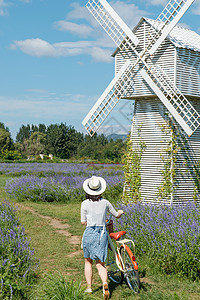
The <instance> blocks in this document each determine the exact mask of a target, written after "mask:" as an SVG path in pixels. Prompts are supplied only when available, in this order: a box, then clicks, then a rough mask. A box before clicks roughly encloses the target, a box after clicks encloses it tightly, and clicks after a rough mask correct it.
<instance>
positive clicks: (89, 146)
mask: <svg viewBox="0 0 200 300" xmlns="http://www.w3.org/2000/svg"><path fill="white" fill-rule="evenodd" d="M124 148H125V143H124V142H123V140H122V139H117V140H112V139H108V138H106V136H105V135H103V134H100V135H97V134H94V136H93V137H90V136H89V135H88V134H83V133H80V132H78V131H77V130H76V129H75V128H74V127H73V126H67V125H66V124H63V123H61V124H51V125H49V126H46V125H45V124H39V125H29V124H28V125H22V126H21V127H20V129H19V131H18V133H17V135H16V142H14V141H13V140H12V138H11V134H10V131H9V128H7V127H5V125H4V124H3V123H0V155H1V157H4V158H7V159H12V156H17V155H18V157H22V158H27V157H28V156H38V155H39V154H44V155H49V154H52V155H53V156H54V157H57V158H59V159H92V160H102V161H104V160H110V161H115V162H119V161H120V160H121V156H122V154H123V151H124ZM9 157H10V158H9Z"/></svg>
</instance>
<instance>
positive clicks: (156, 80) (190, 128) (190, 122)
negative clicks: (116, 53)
mask: <svg viewBox="0 0 200 300" xmlns="http://www.w3.org/2000/svg"><path fill="white" fill-rule="evenodd" d="M140 74H141V75H142V77H143V78H144V79H145V81H146V82H147V83H148V85H149V86H150V87H151V89H152V90H153V91H154V93H155V94H156V95H157V96H158V97H159V98H160V100H161V101H162V102H163V104H164V105H165V106H166V108H167V109H168V110H169V112H170V113H171V114H172V116H173V117H174V118H175V120H176V121H177V122H178V123H179V124H180V126H181V127H182V128H183V130H184V131H185V132H186V133H187V134H188V136H191V135H192V134H193V133H194V132H195V130H196V129H197V128H198V127H199V125H200V115H199V113H198V112H197V111H196V110H195V108H194V107H193V106H192V105H191V103H190V102H189V101H188V100H187V98H186V97H185V96H184V95H183V94H182V93H181V91H179V89H178V88H177V87H176V86H174V85H173V83H172V82H171V81H170V79H169V77H168V76H167V75H166V74H165V73H164V71H163V70H162V69H161V68H160V67H159V69H158V68H156V67H155V66H154V67H151V68H146V67H144V68H143V69H142V70H140Z"/></svg>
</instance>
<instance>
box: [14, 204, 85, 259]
mask: <svg viewBox="0 0 200 300" xmlns="http://www.w3.org/2000/svg"><path fill="white" fill-rule="evenodd" d="M18 207H19V208H20V209H23V210H27V211H29V212H31V213H32V214H33V215H36V216H38V217H40V218H41V219H45V220H47V221H48V224H49V226H51V227H53V228H54V229H55V231H56V233H58V234H61V235H64V236H65V237H66V238H67V242H68V243H69V244H71V245H80V244H81V237H80V236H77V235H73V234H71V233H70V232H69V231H68V230H67V229H68V228H70V227H71V226H70V225H69V224H67V223H63V221H62V220H60V219H57V218H52V217H49V216H44V215H42V214H40V213H38V212H36V211H35V210H34V209H33V208H31V207H28V206H24V205H22V204H18ZM80 253H82V250H78V251H75V252H72V253H70V254H69V255H68V257H73V256H75V255H79V254H80Z"/></svg>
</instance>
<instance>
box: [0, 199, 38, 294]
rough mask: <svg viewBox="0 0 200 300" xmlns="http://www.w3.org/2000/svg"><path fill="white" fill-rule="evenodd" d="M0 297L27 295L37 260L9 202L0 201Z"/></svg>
mask: <svg viewBox="0 0 200 300" xmlns="http://www.w3.org/2000/svg"><path fill="white" fill-rule="evenodd" d="M0 254H1V255H0V266H1V267H0V299H4V300H6V299H27V298H26V295H27V294H26V292H27V291H28V290H29V289H30V284H31V283H32V282H33V279H34V276H35V270H36V268H37V261H36V259H35V258H34V250H32V249H30V246H29V240H28V239H27V238H26V236H25V231H24V227H23V226H22V225H21V224H20V223H19V221H18V219H17V218H16V213H15V209H14V208H13V206H11V204H10V203H9V202H6V201H5V202H3V203H2V204H0Z"/></svg>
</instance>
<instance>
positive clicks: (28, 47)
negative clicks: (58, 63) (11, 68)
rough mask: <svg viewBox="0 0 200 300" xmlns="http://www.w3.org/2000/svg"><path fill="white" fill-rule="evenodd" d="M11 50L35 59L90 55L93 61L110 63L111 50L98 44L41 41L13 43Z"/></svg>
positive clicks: (89, 42) (32, 40) (31, 40)
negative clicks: (18, 50)
mask: <svg viewBox="0 0 200 300" xmlns="http://www.w3.org/2000/svg"><path fill="white" fill-rule="evenodd" d="M10 48H11V49H12V50H17V49H20V50H21V51H22V52H23V53H25V54H28V55H31V56H36V57H59V56H75V55H81V54H88V55H91V56H92V58H93V59H94V61H98V62H99V61H101V62H107V63H108V62H111V61H112V60H113V59H112V58H111V54H112V50H109V49H106V48H100V47H98V42H97V43H96V42H91V41H78V42H62V43H55V44H50V43H48V42H46V41H44V40H41V39H38V38H37V39H27V40H24V41H15V42H14V43H13V44H12V45H11V47H10Z"/></svg>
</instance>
